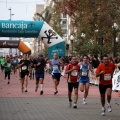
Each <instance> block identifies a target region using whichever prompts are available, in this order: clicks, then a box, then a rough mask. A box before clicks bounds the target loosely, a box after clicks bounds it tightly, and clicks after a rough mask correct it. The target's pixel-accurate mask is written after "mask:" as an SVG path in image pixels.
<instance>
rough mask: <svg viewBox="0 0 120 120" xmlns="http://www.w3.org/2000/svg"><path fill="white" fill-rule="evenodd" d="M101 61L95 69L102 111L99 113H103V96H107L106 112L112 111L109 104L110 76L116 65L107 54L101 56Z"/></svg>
mask: <svg viewBox="0 0 120 120" xmlns="http://www.w3.org/2000/svg"><path fill="white" fill-rule="evenodd" d="M102 62H103V63H101V64H100V65H99V66H98V68H97V70H96V76H97V77H100V80H99V91H100V96H101V104H102V113H101V115H102V116H104V115H105V109H106V108H105V101H106V100H105V98H106V97H107V108H108V112H112V108H111V105H110V102H111V97H112V96H111V94H112V76H113V72H114V69H115V67H116V65H115V64H114V63H111V62H109V59H108V56H107V55H104V56H103V57H102Z"/></svg>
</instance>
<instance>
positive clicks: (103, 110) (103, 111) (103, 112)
mask: <svg viewBox="0 0 120 120" xmlns="http://www.w3.org/2000/svg"><path fill="white" fill-rule="evenodd" d="M101 115H102V116H105V108H102V112H101Z"/></svg>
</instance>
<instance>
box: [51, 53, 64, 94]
mask: <svg viewBox="0 0 120 120" xmlns="http://www.w3.org/2000/svg"><path fill="white" fill-rule="evenodd" d="M50 65H51V67H52V78H53V84H54V95H56V94H57V93H58V89H57V87H58V85H59V82H60V77H61V71H60V65H63V63H62V62H61V61H60V60H59V59H58V55H57V53H54V54H53V60H51V61H50Z"/></svg>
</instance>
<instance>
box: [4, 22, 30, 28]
mask: <svg viewBox="0 0 120 120" xmlns="http://www.w3.org/2000/svg"><path fill="white" fill-rule="evenodd" d="M2 28H3V29H22V30H24V29H27V28H28V25H27V24H26V23H23V22H21V23H2Z"/></svg>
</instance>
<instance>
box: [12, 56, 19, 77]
mask: <svg viewBox="0 0 120 120" xmlns="http://www.w3.org/2000/svg"><path fill="white" fill-rule="evenodd" d="M17 65H18V59H17V56H15V55H14V56H13V59H12V69H13V73H14V75H15V74H16V72H17Z"/></svg>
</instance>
